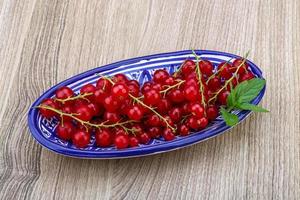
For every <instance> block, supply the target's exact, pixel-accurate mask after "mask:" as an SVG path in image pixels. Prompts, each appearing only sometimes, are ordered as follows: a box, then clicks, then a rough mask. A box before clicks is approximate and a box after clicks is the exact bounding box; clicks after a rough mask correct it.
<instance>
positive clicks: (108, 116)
mask: <svg viewBox="0 0 300 200" xmlns="http://www.w3.org/2000/svg"><path fill="white" fill-rule="evenodd" d="M103 118H104V120H105V121H108V122H109V123H111V124H113V123H117V122H118V121H120V120H121V117H120V115H119V114H118V113H116V112H108V111H106V112H104V116H103Z"/></svg>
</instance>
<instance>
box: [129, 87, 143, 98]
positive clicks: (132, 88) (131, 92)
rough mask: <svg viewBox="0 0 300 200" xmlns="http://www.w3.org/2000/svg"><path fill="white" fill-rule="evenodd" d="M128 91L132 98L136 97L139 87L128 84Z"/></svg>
mask: <svg viewBox="0 0 300 200" xmlns="http://www.w3.org/2000/svg"><path fill="white" fill-rule="evenodd" d="M128 91H129V94H131V95H132V96H135V97H138V96H139V94H140V88H139V86H137V85H135V84H128Z"/></svg>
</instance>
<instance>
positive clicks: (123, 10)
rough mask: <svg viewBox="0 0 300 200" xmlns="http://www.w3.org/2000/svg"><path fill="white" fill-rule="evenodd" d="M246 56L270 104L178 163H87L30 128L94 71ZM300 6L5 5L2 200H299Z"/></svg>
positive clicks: (257, 1) (272, 2) (162, 0)
mask: <svg viewBox="0 0 300 200" xmlns="http://www.w3.org/2000/svg"><path fill="white" fill-rule="evenodd" d="M192 48H193V49H213V50H220V51H226V52H231V53H235V54H241V55H242V54H243V53H245V52H246V51H247V50H249V49H250V50H251V55H250V57H249V58H250V60H252V61H254V62H255V63H257V64H258V65H259V66H261V68H262V70H263V71H264V76H265V77H266V78H267V91H266V95H265V97H264V99H263V102H262V105H263V106H264V107H266V108H268V109H269V110H270V111H271V112H270V113H268V114H253V115H252V116H251V117H250V118H248V119H247V120H246V121H245V122H243V123H242V124H240V125H238V126H237V127H235V128H233V129H232V130H231V131H228V132H227V133H226V134H224V135H222V136H219V137H217V138H214V139H211V140H209V141H206V142H203V143H200V144H197V145H194V146H191V147H188V148H185V149H182V150H177V151H173V152H170V153H164V154H160V155H155V156H148V157H143V158H134V159H124V160H80V159H73V158H67V157H63V156H60V155H56V154H54V153H52V152H49V151H48V150H46V149H44V148H42V147H41V146H40V145H39V144H37V142H36V141H35V140H34V139H33V138H32V137H31V135H30V133H29V130H28V127H27V112H28V108H29V106H30V104H31V103H32V102H33V101H34V100H35V99H36V98H37V97H38V96H39V95H40V94H41V93H42V92H43V91H44V90H46V89H48V88H49V87H50V86H52V85H54V84H56V83H58V82H60V81H62V80H64V79H66V78H68V77H70V76H73V75H75V74H78V73H80V72H84V71H86V70H88V69H91V68H93V67H96V66H101V65H104V64H108V63H112V62H115V61H119V60H122V59H127V58H131V57H136V56H142V55H148V54H154V53H160V52H169V51H176V50H183V49H192ZM299 79H300V1H299V0H295V1H292V0H286V1H284V0H212V1H210V0H202V1H196V0H193V1H192V0H190V1H182V0H176V1H175V0H154V1H150V0H149V1H146V0H144V1H139V0H131V1H129V0H122V1H119V0H114V1H107V0H102V1H97V0H81V1H79V0H69V1H68V0H19V1H17V0H0V156H1V157H0V198H1V199H14V200H15V199H151V200H152V199H300V115H299V111H300V81H299Z"/></svg>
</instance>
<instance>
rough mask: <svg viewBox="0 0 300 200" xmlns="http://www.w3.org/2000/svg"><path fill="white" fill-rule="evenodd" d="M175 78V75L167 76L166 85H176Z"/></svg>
mask: <svg viewBox="0 0 300 200" xmlns="http://www.w3.org/2000/svg"><path fill="white" fill-rule="evenodd" d="M175 83H176V82H175V79H174V77H172V76H170V77H169V78H167V79H166V80H165V85H169V86H172V85H175Z"/></svg>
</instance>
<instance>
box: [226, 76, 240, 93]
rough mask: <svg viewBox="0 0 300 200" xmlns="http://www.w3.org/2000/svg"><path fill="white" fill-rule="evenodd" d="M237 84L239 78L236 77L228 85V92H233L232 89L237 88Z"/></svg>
mask: <svg viewBox="0 0 300 200" xmlns="http://www.w3.org/2000/svg"><path fill="white" fill-rule="evenodd" d="M237 84H238V81H237V78H236V77H234V78H233V79H232V80H231V81H230V83H229V84H228V85H227V90H228V91H231V89H233V88H235V86H237Z"/></svg>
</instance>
